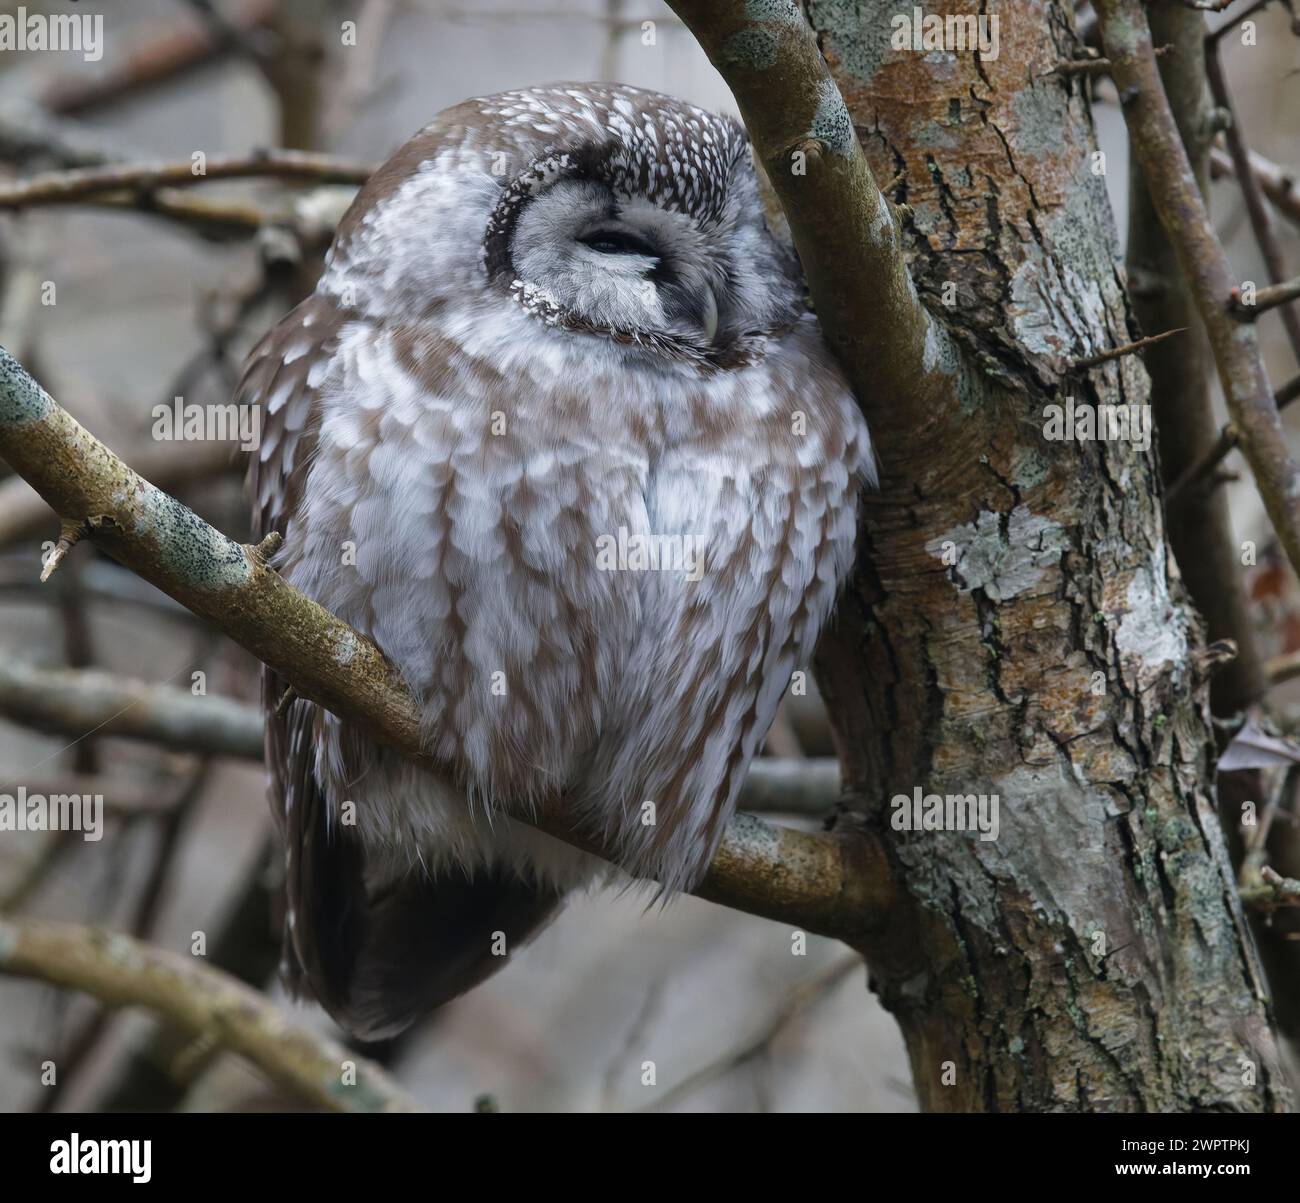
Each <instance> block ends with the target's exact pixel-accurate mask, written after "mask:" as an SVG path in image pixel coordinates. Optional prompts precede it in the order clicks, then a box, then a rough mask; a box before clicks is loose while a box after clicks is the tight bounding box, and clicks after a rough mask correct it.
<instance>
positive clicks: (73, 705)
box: [0, 658, 265, 760]
mask: <svg viewBox="0 0 1300 1203" xmlns="http://www.w3.org/2000/svg"><path fill="white" fill-rule="evenodd" d="M0 715H3V716H4V717H5V718H8V719H10V720H11V721H13V722H19V723H23V724H24V725H25V726H29V727H35V728H36V729H37V730H40V731H53V732H57V733H59V734H62V735H67V736H70V737H73V738H83V737H84V736H86V735H87V734H88V733H90V732H94V733H95V734H96V735H105V736H108V735H111V736H124V737H126V738H129V739H145V740H148V741H149V742H150V743H156V744H161V745H162V746H163V747H167V748H175V749H177V750H179V751H183V752H202V753H207V754H209V755H213V756H234V757H240V758H242V759H245V760H260V759H261V757H262V734H263V731H264V729H265V728H264V724H263V722H262V719H261V716H260V715H259V714H258V712H257V710H256V709H255V708H254V707H252V706H244V705H241V704H240V703H238V702H235V701H232V700H231V699H230V698H223V697H217V696H210V697H204V696H197V697H196V696H195V695H194V694H192V693H191V692H190V691H189V690H188V689H176V688H170V687H168V686H165V685H150V684H147V683H146V682H144V681H131V680H124V679H123V678H121V677H119V676H117V675H115V674H112V673H106V672H96V671H94V670H93V669H70V668H64V669H39V668H33V667H31V666H30V665H25V664H20V663H17V662H15V661H13V660H10V659H7V658H6V659H5V660H2V661H0Z"/></svg>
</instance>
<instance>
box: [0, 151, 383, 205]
mask: <svg viewBox="0 0 1300 1203" xmlns="http://www.w3.org/2000/svg"><path fill="white" fill-rule="evenodd" d="M194 166H195V165H194V163H193V162H192V161H191V160H189V159H181V160H179V161H174V162H167V163H107V164H104V165H102V166H97V167H79V168H75V169H73V170H71V171H51V172H47V173H45V174H44V175H38V176H33V177H32V178H31V179H29V180H22V181H20V182H18V183H16V184H9V185H6V186H4V187H0V209H26V208H30V207H31V206H32V205H67V204H76V203H78V202H80V201H85V200H89V199H94V198H97V197H103V196H105V195H108V196H113V195H116V194H122V193H127V194H138V193H142V192H144V193H147V192H152V191H154V190H155V189H157V188H161V187H164V186H167V185H171V186H172V187H185V186H188V185H190V184H201V183H204V182H205V181H207V180H234V179H251V178H260V177H271V178H274V179H288V180H306V181H309V182H311V183H314V184H364V183H365V182H366V180H368V179H369V178H370V176H371V174H372V173H373V172H374V166H373V165H372V164H368V163H357V162H353V161H350V160H347V159H336V158H334V157H333V156H332V155H323V154H314V153H312V152H309V151H301V150H261V151H256V152H254V153H253V154H251V155H214V156H212V157H211V158H209V159H208V160H207V162H206V163H204V164H203V171H202V172H201V173H196V172H195V170H194Z"/></svg>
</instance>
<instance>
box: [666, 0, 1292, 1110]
mask: <svg viewBox="0 0 1300 1203" xmlns="http://www.w3.org/2000/svg"><path fill="white" fill-rule="evenodd" d="M684 7H686V6H679V11H681V9H682V8H684ZM728 7H735V8H739V7H740V6H728ZM782 7H783V6H781V5H755V4H752V3H751V4H749V5H748V6H746V8H747V14H746V15H747V17H748V18H750V19H753V18H756V17H760V16H761V15H762V14H761V13H760V12H759V11H758V10H773V12H775V10H776V9H780V8H782ZM982 7H983V10H984V11H985V12H986V13H990V10H991V13H996V14H997V15H998V16H999V17H1000V53H999V54H998V56H997V58H996V59H984V60H981V59H980V57H979V56H978V55H972V54H971V53H969V52H966V53H964V54H956V55H953V54H945V53H942V52H940V53H931V54H928V55H922V54H920V53H915V52H912V51H901V52H898V51H893V50H892V49H891V47H890V34H891V29H892V26H891V17H893V16H894V15H896V14H897V15H900V16H908V17H910V16H911V14H912V9H913V4H912V3H911V0H904V2H899V3H889V2H884V0H874V2H870V0H869V2H866V3H863V2H862V0H808V2H807V3H806V4H805V5H804V10H805V13H806V16H807V18H808V20H809V21H810V22H811V24H812V25H813V27H814V29H815V30H816V33H817V36H818V40H819V44H820V46H821V49H822V51H823V53H824V55H825V56H826V58H827V60H828V62H829V63H830V65H831V69H832V72H833V74H834V75H835V77H836V79H837V81H838V83H839V85H840V88H841V91H842V92H843V94H844V96H845V99H846V102H847V104H848V108H849V111H850V113H851V115H852V118H853V122H854V125H855V127H856V129H857V133H858V136H859V138H860V139H861V141H862V143H863V146H864V147H865V149H866V152H867V156H868V159H869V161H870V163H871V166H872V170H873V173H874V174H875V177H876V179H877V180H878V181H880V182H881V183H882V185H883V186H884V187H885V189H886V191H888V192H889V193H890V194H891V199H893V200H894V201H895V202H896V203H898V204H900V205H905V206H906V207H905V208H902V209H900V210H899V216H900V218H901V221H902V226H903V228H904V231H905V238H906V243H907V247H908V252H909V256H910V260H911V269H912V274H913V277H914V279H915V281H916V285H917V288H918V290H919V292H920V294H921V296H922V297H923V298H924V299H925V301H926V304H927V306H928V307H929V308H930V309H931V311H932V312H934V313H936V314H940V315H943V316H944V317H945V318H946V320H947V322H948V323H949V326H950V329H952V330H953V331H954V332H955V333H956V334H957V336H958V338H959V340H960V342H961V344H962V346H963V348H964V353H965V355H966V357H967V359H968V360H969V361H970V362H972V363H974V364H977V365H979V367H980V368H981V369H982V375H983V382H982V383H975V382H973V381H975V379H976V378H975V377H974V376H973V375H972V374H959V375H958V377H957V379H958V381H959V383H958V385H957V386H956V387H955V388H954V389H953V391H952V394H951V395H950V396H949V397H947V398H945V399H944V401H943V403H942V406H941V408H940V409H939V410H938V411H936V410H935V408H934V404H933V398H926V404H925V405H924V406H923V407H922V406H920V405H918V404H916V403H914V402H913V401H912V399H909V398H907V397H896V396H891V397H885V398H881V397H873V396H870V395H866V396H863V398H862V399H863V403H864V406H865V407H866V409H867V413H868V416H869V418H870V420H871V422H872V427H873V432H874V434H875V437H876V440H877V445H878V448H879V455H880V461H881V468H882V483H881V488H880V490H879V492H877V493H876V494H874V495H873V496H871V497H869V498H868V499H867V502H866V526H867V540H866V545H865V547H864V549H863V554H862V557H861V562H860V564H859V571H858V574H857V577H856V580H855V582H854V584H853V586H852V588H851V589H850V592H849V594H848V596H847V598H846V599H845V603H844V605H843V608H842V612H841V615H840V619H839V622H838V624H837V627H836V630H835V632H834V633H833V635H832V637H831V638H829V639H828V640H827V641H826V642H825V644H824V645H823V648H822V650H821V654H820V656H819V662H820V669H821V674H820V675H821V677H822V680H823V685H824V688H825V691H826V693H827V695H828V697H829V698H830V699H831V702H832V710H833V713H834V716H835V721H836V724H837V728H838V737H839V746H840V751H841V756H842V760H843V763H844V766H845V770H846V777H847V781H848V783H849V785H850V786H851V787H852V788H853V789H854V790H855V791H856V792H857V794H858V796H860V797H861V798H863V799H864V800H866V801H864V802H863V809H862V810H861V811H860V812H857V813H853V812H849V811H845V813H844V814H843V815H842V816H841V818H840V826H841V828H851V827H853V826H854V825H862V826H865V827H866V828H867V829H869V830H872V831H873V832H875V833H878V834H879V835H880V837H881V838H882V842H883V843H884V846H885V847H886V848H887V849H888V855H889V858H890V859H891V861H892V862H893V868H894V870H895V871H896V874H897V877H898V879H899V880H900V881H901V882H902V883H903V886H904V894H905V901H904V902H903V903H902V904H901V905H899V906H898V908H897V909H896V913H895V916H894V922H893V923H892V924H891V926H890V929H889V931H888V932H887V933H883V934H881V936H880V937H879V938H878V939H876V940H873V941H872V942H871V944H870V945H869V946H868V948H867V950H866V951H867V954H868V961H869V964H870V967H871V971H872V979H873V982H874V986H875V989H876V991H877V992H878V993H879V995H880V997H881V998H882V1000H883V1001H884V1003H885V1005H886V1006H888V1007H889V1009H890V1010H891V1011H892V1012H893V1013H894V1015H895V1016H896V1017H897V1019H898V1022H899V1023H900V1025H901V1027H902V1030H903V1034H904V1036H905V1038H906V1041H907V1045H908V1048H909V1051H910V1056H911V1061H912V1067H913V1071H914V1075H915V1082H916V1087H917V1091H918V1094H919V1097H920V1101H921V1103H922V1106H923V1107H925V1108H927V1109H931V1110H942V1111H958V1110H1021V1109H1029V1110H1040V1109H1087V1110H1188V1109H1224V1110H1243V1111H1258V1110H1276V1109H1282V1108H1284V1107H1286V1106H1287V1105H1288V1104H1289V1095H1288V1092H1287V1088H1286V1086H1285V1084H1284V1081H1283V1078H1282V1075H1281V1072H1280V1070H1279V1067H1278V1061H1277V1052H1276V1047H1275V1042H1274V1038H1273V1036H1272V1033H1271V1030H1270V1026H1269V1021H1268V1012H1267V1006H1266V1003H1265V996H1264V987H1263V983H1262V978H1261V975H1260V973H1259V971H1258V968H1257V966H1256V962H1255V957H1254V952H1253V947H1252V945H1251V943H1250V938H1249V935H1248V933H1247V931H1246V927H1245V924H1244V923H1243V920H1242V915H1241V911H1240V906H1239V903H1238V900H1237V897H1236V894H1235V890H1234V887H1233V884H1232V880H1231V875H1230V871H1229V868H1228V865H1227V860H1226V856H1225V854H1224V847H1223V840H1222V836H1221V832H1220V828H1219V826H1218V823H1217V821H1216V818H1215V809H1214V805H1213V798H1212V786H1211V782H1212V778H1211V762H1212V757H1213V743H1212V740H1211V736H1210V732H1209V728H1208V724H1207V711H1206V705H1205V682H1204V680H1203V674H1202V673H1201V672H1200V671H1199V669H1198V660H1197V649H1198V647H1199V645H1200V642H1201V632H1200V630H1199V626H1198V623H1197V621H1196V619H1195V616H1194V614H1193V613H1192V612H1191V610H1190V608H1189V606H1188V604H1187V603H1186V601H1185V599H1184V597H1183V594H1182V591H1181V589H1180V587H1179V586H1178V585H1177V583H1176V581H1175V582H1173V583H1171V578H1170V570H1169V555H1168V551H1167V547H1166V541H1165V533H1164V528H1163V517H1162V512H1161V500H1160V498H1161V485H1160V477H1159V472H1158V470H1157V463H1156V455H1155V451H1154V449H1149V450H1143V449H1140V448H1139V447H1137V446H1135V445H1134V444H1133V443H1131V442H1130V443H1121V442H1101V441H1092V442H1067V441H1052V440H1049V439H1047V438H1045V437H1044V425H1045V414H1044V408H1045V406H1047V405H1050V404H1063V403H1064V402H1065V401H1066V399H1067V398H1068V397H1073V398H1074V399H1075V400H1076V401H1078V402H1087V403H1092V404H1099V403H1118V402H1126V403H1134V404H1146V403H1147V402H1148V400H1149V397H1148V388H1149V386H1148V379H1147V375H1146V372H1145V371H1144V369H1143V367H1142V364H1141V362H1140V361H1139V359H1138V358H1137V357H1135V356H1127V357H1123V358H1119V359H1116V360H1112V361H1110V362H1106V363H1104V364H1102V365H1100V366H1097V367H1093V368H1090V369H1086V370H1078V369H1076V368H1075V367H1074V365H1075V364H1077V363H1078V362H1079V361H1081V360H1085V359H1087V358H1089V357H1091V356H1094V355H1097V354H1099V353H1101V352H1104V351H1106V350H1107V349H1108V348H1112V347H1115V346H1118V345H1121V344H1125V343H1128V342H1129V341H1131V340H1133V339H1135V338H1136V337H1138V335H1139V333H1140V331H1139V330H1138V328H1137V323H1136V321H1135V319H1134V316H1133V309H1132V306H1131V304H1130V301H1129V299H1128V296H1127V293H1126V289H1125V280H1124V275H1123V268H1122V264H1121V262H1120V260H1119V252H1118V246H1117V238H1116V230H1115V223H1114V218H1113V216H1112V213H1111V210H1110V206H1109V202H1108V199H1107V194H1106V188H1105V179H1104V176H1103V175H1102V174H1100V173H1099V172H1100V167H1101V164H1100V160H1097V159H1095V158H1094V157H1093V156H1094V152H1095V151H1096V142H1095V138H1094V132H1093V128H1092V123H1091V116H1090V113H1089V108H1088V105H1087V103H1086V102H1085V99H1084V94H1083V88H1084V83H1083V80H1082V79H1081V77H1080V76H1078V75H1076V74H1071V73H1060V72H1055V73H1054V72H1053V68H1055V67H1056V66H1057V65H1058V64H1059V63H1060V62H1061V61H1062V60H1066V59H1069V58H1071V57H1072V56H1073V55H1074V54H1075V53H1076V47H1077V41H1076V38H1075V35H1074V33H1073V28H1072V19H1071V13H1070V6H1069V5H1068V4H1061V3H1052V2H1049V0H1018V2H1017V3H1016V4H1014V5H1010V4H986V5H984V6H982ZM959 10H960V11H968V10H969V6H968V5H964V4H929V5H927V6H926V11H927V12H930V13H946V12H952V13H957V12H958V11H959ZM770 19H771V20H775V19H777V18H776V17H775V16H773V17H771V18H770ZM697 32H698V30H697ZM702 40H705V47H706V50H708V51H709V52H710V54H711V56H712V57H713V58H714V61H715V62H717V63H718V64H719V66H720V67H721V68H722V69H723V71H724V74H726V75H727V76H728V78H729V80H730V81H731V82H732V83H733V86H735V84H736V82H737V79H740V80H741V81H742V82H743V80H744V73H745V72H747V71H750V72H752V71H760V70H761V69H762V65H761V63H756V62H754V61H753V60H752V59H751V61H750V62H748V63H744V64H737V63H736V62H735V61H734V59H733V61H728V57H727V55H726V54H725V53H722V52H721V45H722V44H721V43H717V44H714V45H710V44H709V42H708V40H706V39H702ZM735 45H736V43H732V47H733V50H734V47H735ZM737 95H738V98H739V99H740V102H741V107H742V110H744V109H745V108H746V101H745V96H744V94H743V88H738V89H737ZM813 292H814V298H815V299H817V296H816V294H817V290H816V288H815V287H814V289H813ZM945 302H946V303H945ZM819 307H820V306H819ZM861 320H862V321H863V322H864V323H869V322H871V320H872V315H871V314H870V313H864V314H862V315H861ZM1147 333H1153V332H1152V331H1148V332H1147ZM945 552H947V553H949V554H948V555H947V556H946V557H945ZM954 559H955V562H952V561H953V560H954ZM945 560H947V561H948V562H945ZM917 786H920V787H923V788H924V789H925V790H927V791H929V792H934V793H938V794H949V793H952V794H962V795H965V794H972V793H974V794H980V793H984V794H996V795H998V797H999V799H1000V802H1001V813H1000V818H1001V832H1000V836H999V838H998V839H997V840H996V841H991V842H983V841H980V840H978V839H975V838H972V837H971V836H970V835H968V834H963V833H959V832H929V833H902V832H895V831H893V830H891V828H890V811H889V809H888V807H887V806H886V805H885V804H884V803H883V802H882V801H881V800H882V799H889V798H891V797H892V796H894V795H899V794H904V795H909V796H910V795H911V794H912V792H913V790H914V788H915V787H917Z"/></svg>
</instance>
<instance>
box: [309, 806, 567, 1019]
mask: <svg viewBox="0 0 1300 1203" xmlns="http://www.w3.org/2000/svg"><path fill="white" fill-rule="evenodd" d="M361 855H362V854H361V850H360V847H359V841H355V840H354V839H353V838H349V836H348V835H344V834H342V833H341V832H340V831H338V830H337V829H336V830H335V831H334V832H333V833H332V834H330V835H326V834H325V833H324V832H322V833H321V838H320V841H319V846H318V847H316V848H314V849H313V850H312V853H311V856H312V860H313V863H312V864H311V866H310V868H308V866H306V865H304V866H302V867H303V868H304V869H307V873H308V876H309V877H310V878H311V886H310V888H309V889H308V890H306V891H304V892H300V893H299V898H298V903H299V906H298V908H297V909H296V910H295V929H296V930H294V931H293V932H292V933H291V934H292V939H287V940H286V949H285V953H286V956H285V960H286V963H287V965H288V968H289V971H288V973H287V974H286V980H287V984H288V985H289V987H290V989H291V990H293V991H294V992H295V993H297V994H299V995H311V996H314V997H315V998H316V1000H317V1001H318V1002H319V1003H320V1004H321V1006H322V1007H324V1008H325V1010H326V1011H328V1012H329V1014H330V1015H331V1016H332V1017H333V1018H334V1019H335V1020H336V1021H337V1022H338V1023H339V1024H340V1025H341V1026H342V1027H343V1028H345V1029H346V1030H347V1031H348V1032H350V1033H351V1034H352V1035H353V1036H355V1037H357V1038H358V1039H360V1040H385V1039H388V1038H389V1037H392V1036H396V1035H397V1034H398V1033H400V1032H402V1031H404V1030H405V1029H406V1028H408V1027H410V1025H411V1024H413V1023H414V1022H416V1021H417V1020H418V1019H421V1018H423V1017H424V1016H425V1015H427V1014H428V1013H429V1012H430V1011H432V1010H434V1009H435V1008H436V1007H439V1006H441V1005H442V1004H443V1003H445V1002H449V1001H450V1000H451V999H453V998H456V997H457V996H458V995H460V994H463V993H465V991H467V990H469V989H470V988H471V987H473V986H476V985H478V984H479V982H481V981H483V980H484V979H485V978H487V977H489V976H490V975H491V974H493V973H495V972H496V971H497V970H498V969H500V968H501V967H502V966H503V965H504V964H505V963H506V961H507V959H508V957H509V955H511V954H513V953H514V952H515V951H516V950H517V949H518V948H519V947H521V946H522V945H523V944H525V943H527V941H528V940H529V939H530V938H531V937H533V936H534V935H536V934H537V933H538V932H539V931H540V930H541V929H542V928H543V927H544V926H545V925H546V923H547V922H548V921H549V920H550V919H551V918H552V917H553V916H554V915H555V913H556V912H557V910H558V909H559V907H560V904H561V903H562V902H563V900H564V894H563V893H561V892H559V891H556V890H554V889H550V888H547V887H545V886H540V885H536V884H534V883H532V882H527V881H524V880H523V879H522V878H520V877H519V876H518V875H517V874H515V873H514V872H513V871H512V870H510V869H509V868H495V869H480V870H479V871H478V872H476V873H475V874H474V875H473V876H472V877H471V876H469V875H468V874H466V873H465V872H464V871H463V870H461V869H459V868H455V867H453V868H449V869H447V870H445V871H443V872H440V873H439V875H438V876H437V877H429V876H426V875H425V874H424V873H422V872H414V873H409V874H407V875H405V876H403V877H400V878H398V879H397V880H395V881H392V882H390V883H389V884H387V885H385V886H384V887H382V888H381V889H379V890H375V889H374V888H373V887H372V888H370V889H367V887H366V885H365V882H364V879H363V873H362V864H361V859H360V857H361ZM304 908H305V911H306V913H304ZM288 935H290V933H286V936H288Z"/></svg>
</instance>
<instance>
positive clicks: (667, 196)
mask: <svg viewBox="0 0 1300 1203" xmlns="http://www.w3.org/2000/svg"><path fill="white" fill-rule="evenodd" d="M323 285H324V286H325V287H326V288H327V290H328V291H332V292H334V293H338V292H339V291H340V290H341V289H343V288H347V289H348V290H349V293H350V297H349V298H346V299H350V300H351V301H352V302H353V306H352V307H353V308H355V309H356V310H358V311H359V312H362V313H368V314H371V315H380V314H384V315H389V314H392V313H398V314H401V315H416V314H428V315H432V314H435V313H436V314H438V315H439V318H440V320H442V321H443V322H447V321H451V322H453V323H454V322H455V320H456V310H457V308H458V307H459V308H460V309H461V310H462V311H463V313H464V316H465V317H466V318H467V320H475V319H477V320H480V321H481V320H484V319H485V318H490V316H491V311H492V310H493V309H494V308H495V307H498V306H509V307H512V311H514V312H516V313H518V312H522V313H524V314H526V315H528V317H529V318H530V319H531V320H533V321H536V322H538V323H541V324H542V325H543V326H545V327H549V328H550V329H552V330H554V331H555V332H556V334H557V336H563V337H568V338H572V337H573V336H574V335H581V336H588V337H591V338H596V339H601V340H607V341H608V342H609V343H610V344H612V345H614V346H617V347H619V348H623V349H624V350H625V351H626V353H628V354H632V355H637V356H641V357H645V356H650V357H654V358H660V359H664V358H666V359H669V360H672V361H676V362H679V363H688V364H695V365H699V366H701V367H706V368H725V367H727V366H730V365H733V364H737V363H741V362H744V361H745V360H746V359H747V358H748V356H749V354H750V353H751V351H752V350H753V348H754V347H755V346H756V345H757V344H758V343H759V342H760V341H761V340H762V339H763V338H764V337H765V336H766V335H768V334H771V333H773V332H775V331H779V330H781V329H783V328H785V327H786V326H788V325H789V324H790V323H791V322H792V321H794V320H795V319H796V317H797V315H798V313H799V310H800V295H801V293H800V284H799V274H798V267H797V264H796V263H795V261H794V257H793V255H792V253H791V252H790V251H789V250H788V249H787V248H786V247H785V246H783V245H782V244H780V243H779V242H778V241H777V240H776V239H775V238H774V237H773V236H772V234H771V232H770V231H769V229H768V227H767V224H766V220H765V217H764V213H763V206H762V203H761V200H760V197H759V192H758V182H757V179H756V176H755V172H754V167H753V163H752V160H751V155H750V150H749V141H748V139H747V137H746V136H745V132H744V129H743V128H742V127H741V126H740V125H739V123H737V122H735V121H733V120H731V119H730V118H727V117H721V116H717V115H715V114H712V113H709V112H706V111H704V110H702V109H698V108H695V107H694V106H692V105H688V104H685V103H683V102H681V101H678V100H674V99H673V98H671V97H668V96H663V95H660V94H658V93H655V92H646V91H642V90H640V89H636V88H630V87H624V86H620V85H601V84H573V85H555V86H552V87H545V88H529V89H525V90H521V91H516V92H505V93H501V94H500V95H497V96H490V97H484V98H481V99H477V100H471V101H466V102H465V103H463V104H460V105H457V106H456V107H455V108H453V109H449V110H447V111H446V112H445V113H443V114H441V115H440V116H439V117H438V118H437V119H436V120H435V121H434V122H433V123H432V124H431V125H430V126H428V127H426V129H424V130H423V131H421V133H420V134H418V135H417V136H416V137H415V138H413V139H412V140H411V141H410V142H408V143H407V144H406V145H405V146H404V147H403V148H402V149H401V150H399V151H398V153H397V154H396V155H395V156H394V157H393V159H391V160H390V161H389V163H387V164H386V165H385V166H384V167H383V168H382V169H381V170H380V171H379V172H378V173H376V176H375V177H374V178H373V179H372V180H371V181H370V182H369V183H368V184H367V185H366V187H365V188H364V189H363V190H362V192H361V194H360V195H359V196H358V198H357V201H356V203H355V204H354V205H353V208H352V209H351V210H350V211H349V214H348V215H347V217H345V219H344V221H343V223H342V224H341V225H340V229H339V235H338V238H337V239H336V242H335V247H334V249H333V250H332V251H331V259H330V266H329V270H328V272H327V275H326V278H325V280H324V281H323Z"/></svg>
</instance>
